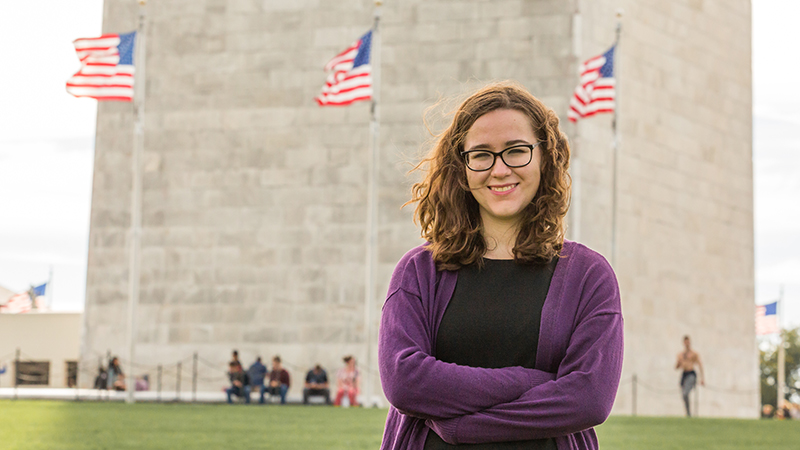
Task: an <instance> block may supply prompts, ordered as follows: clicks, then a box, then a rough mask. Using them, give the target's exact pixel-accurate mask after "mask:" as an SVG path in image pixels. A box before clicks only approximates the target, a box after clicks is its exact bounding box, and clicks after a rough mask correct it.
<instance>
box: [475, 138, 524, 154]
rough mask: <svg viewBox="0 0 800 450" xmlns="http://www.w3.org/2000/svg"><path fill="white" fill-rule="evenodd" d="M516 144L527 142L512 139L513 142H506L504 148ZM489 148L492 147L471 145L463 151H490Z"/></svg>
mask: <svg viewBox="0 0 800 450" xmlns="http://www.w3.org/2000/svg"><path fill="white" fill-rule="evenodd" d="M517 144H529V142H528V141H526V140H525V139H514V140H511V141H506V143H505V147H504V148H508V147H513V146H515V145H517ZM491 148H492V146H491V145H489V144H475V145H473V146H472V147H470V148H468V149H467V150H465V151H467V152H468V151H472V150H491Z"/></svg>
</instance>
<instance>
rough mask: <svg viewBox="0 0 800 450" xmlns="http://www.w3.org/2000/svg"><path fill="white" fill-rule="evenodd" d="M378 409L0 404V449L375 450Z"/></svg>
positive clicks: (793, 426) (682, 441)
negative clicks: (251, 449)
mask: <svg viewBox="0 0 800 450" xmlns="http://www.w3.org/2000/svg"><path fill="white" fill-rule="evenodd" d="M385 418H386V410H385V409H360V408H345V409H340V408H330V407H320V406H311V407H303V406H293V405H288V406H278V405H268V406H258V405H232V406H231V405H205V404H204V405H191V404H147V403H138V404H136V405H125V404H123V403H95V402H56V401H33V400H17V401H13V400H0V448H2V449H48V450H49V449H109V450H119V449H170V450H174V449H250V448H254V449H270V448H274V449H281V450H294V449H298V450H299V449H303V450H305V449H332V450H339V449H341V450H360V449H377V448H378V447H379V445H380V440H381V433H382V431H383V421H384V419H385ZM597 432H598V434H599V436H600V448H601V449H603V450H611V449H626V450H627V449H636V450H638V449H643V450H668V449H670V450H671V449H692V450H694V449H725V450H752V449H770V450H774V449H798V448H800V422H792V421H784V422H778V421H764V420H735V419H685V418H654V417H611V418H610V419H609V420H608V422H606V423H605V424H603V425H602V426H600V427H598V430H597Z"/></svg>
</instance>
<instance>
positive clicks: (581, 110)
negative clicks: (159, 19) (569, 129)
mask: <svg viewBox="0 0 800 450" xmlns="http://www.w3.org/2000/svg"><path fill="white" fill-rule="evenodd" d="M615 48H616V45H614V46H612V47H611V48H610V49H608V51H607V52H605V53H603V54H602V55H599V56H595V57H594V58H589V59H588V60H586V62H585V63H583V64H582V65H581V67H580V73H581V80H580V83H579V84H578V87H576V88H575V93H574V94H573V95H572V99H571V100H570V102H569V111H568V112H567V118H569V120H570V121H571V122H577V121H578V119H582V118H584V117H591V116H593V115H595V114H599V113H606V112H614V106H615V104H616V100H615V99H616V84H617V83H616V79H615V78H614V49H615Z"/></svg>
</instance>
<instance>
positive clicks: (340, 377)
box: [333, 355, 361, 406]
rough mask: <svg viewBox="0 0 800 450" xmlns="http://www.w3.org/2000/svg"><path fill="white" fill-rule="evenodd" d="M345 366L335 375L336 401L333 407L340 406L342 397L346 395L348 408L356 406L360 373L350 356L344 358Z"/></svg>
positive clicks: (359, 388)
mask: <svg viewBox="0 0 800 450" xmlns="http://www.w3.org/2000/svg"><path fill="white" fill-rule="evenodd" d="M344 363H345V366H344V367H342V368H341V369H339V371H338V372H337V373H336V389H337V390H336V400H334V401H333V404H334V405H335V406H340V405H341V404H342V397H344V396H345V394H347V397H348V399H349V400H350V406H358V402H356V395H358V393H359V392H360V390H361V373H360V372H359V371H358V369H356V359H355V358H354V357H352V356H350V355H348V356H345V357H344Z"/></svg>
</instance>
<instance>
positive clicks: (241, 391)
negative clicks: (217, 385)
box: [225, 361, 250, 403]
mask: <svg viewBox="0 0 800 450" xmlns="http://www.w3.org/2000/svg"><path fill="white" fill-rule="evenodd" d="M229 366H230V372H228V377H229V378H230V379H231V387H229V388H228V389H225V393H226V394H228V403H233V399H232V398H231V396H233V395H235V396H237V397H244V401H245V402H246V403H250V380H249V379H248V377H247V374H246V373H245V372H244V370H242V365H241V364H239V363H237V362H233V361H231V362H230V364H229Z"/></svg>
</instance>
